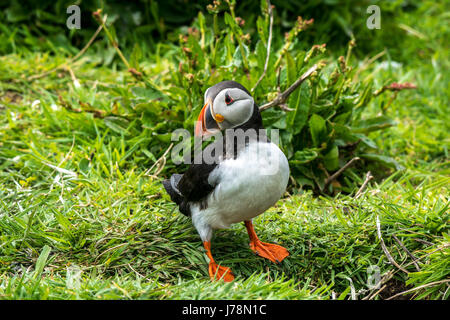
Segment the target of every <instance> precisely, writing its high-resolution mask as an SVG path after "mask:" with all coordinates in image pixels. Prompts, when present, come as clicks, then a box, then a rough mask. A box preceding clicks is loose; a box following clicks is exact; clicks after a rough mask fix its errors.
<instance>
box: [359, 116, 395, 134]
mask: <svg viewBox="0 0 450 320" xmlns="http://www.w3.org/2000/svg"><path fill="white" fill-rule="evenodd" d="M396 124H397V122H396V121H394V120H393V119H391V118H389V117H388V116H379V117H375V118H371V119H366V120H360V121H358V122H357V123H356V124H355V126H354V132H364V133H367V132H371V131H375V130H380V129H384V128H387V127H391V126H393V125H396Z"/></svg>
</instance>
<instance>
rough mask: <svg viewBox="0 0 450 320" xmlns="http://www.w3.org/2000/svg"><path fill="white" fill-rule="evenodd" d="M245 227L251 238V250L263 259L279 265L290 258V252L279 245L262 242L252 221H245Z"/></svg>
mask: <svg viewBox="0 0 450 320" xmlns="http://www.w3.org/2000/svg"><path fill="white" fill-rule="evenodd" d="M245 227H246V228H247V232H248V236H249V237H250V249H252V250H253V251H254V252H256V253H257V254H258V255H260V256H261V257H263V258H266V259H269V260H270V261H272V262H274V263H279V262H281V261H283V259H284V258H286V257H287V256H289V251H287V250H286V248H283V247H282V246H279V245H277V244H272V243H265V242H261V241H260V240H259V239H258V236H257V235H256V233H255V230H254V229H253V224H252V222H251V221H245Z"/></svg>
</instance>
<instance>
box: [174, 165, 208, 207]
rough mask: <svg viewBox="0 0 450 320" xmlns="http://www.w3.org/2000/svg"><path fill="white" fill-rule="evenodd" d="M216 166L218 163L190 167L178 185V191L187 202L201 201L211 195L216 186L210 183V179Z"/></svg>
mask: <svg viewBox="0 0 450 320" xmlns="http://www.w3.org/2000/svg"><path fill="white" fill-rule="evenodd" d="M216 166H217V164H216V163H213V164H205V163H201V164H192V165H191V166H190V167H189V169H188V170H187V171H186V172H185V173H184V175H183V177H182V178H181V180H180V182H179V183H178V190H180V192H181V194H182V195H183V197H184V198H185V199H186V200H188V201H200V200H202V199H203V198H205V197H206V196H207V195H208V194H210V193H211V191H212V190H213V189H214V187H215V186H212V185H210V184H209V183H208V177H209V174H210V173H211V172H212V171H213V170H214V169H215V168H216Z"/></svg>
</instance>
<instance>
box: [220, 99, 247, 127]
mask: <svg viewBox="0 0 450 320" xmlns="http://www.w3.org/2000/svg"><path fill="white" fill-rule="evenodd" d="M252 114H253V99H245V100H237V101H235V102H234V103H233V104H231V105H229V106H228V109H227V110H226V115H224V117H225V119H226V120H227V121H228V122H230V123H232V124H234V125H240V124H243V123H245V122H247V121H248V120H249V119H250V117H251V116H252Z"/></svg>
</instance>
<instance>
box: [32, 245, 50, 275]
mask: <svg viewBox="0 0 450 320" xmlns="http://www.w3.org/2000/svg"><path fill="white" fill-rule="evenodd" d="M50 250H51V249H50V247H49V246H48V245H45V246H44V247H43V248H42V251H41V254H40V255H39V258H38V259H37V261H36V268H35V270H34V274H33V278H34V279H36V278H38V277H40V276H41V273H42V271H43V270H44V267H45V264H46V262H47V258H48V255H49V254H50Z"/></svg>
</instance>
